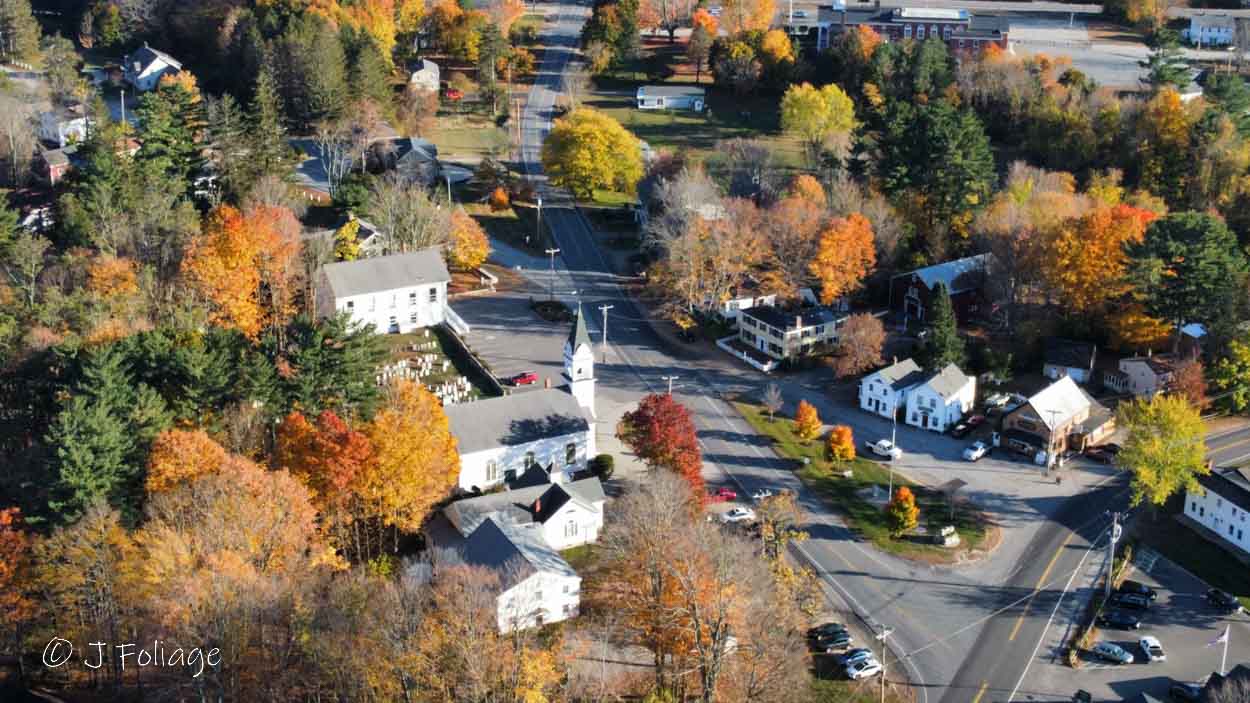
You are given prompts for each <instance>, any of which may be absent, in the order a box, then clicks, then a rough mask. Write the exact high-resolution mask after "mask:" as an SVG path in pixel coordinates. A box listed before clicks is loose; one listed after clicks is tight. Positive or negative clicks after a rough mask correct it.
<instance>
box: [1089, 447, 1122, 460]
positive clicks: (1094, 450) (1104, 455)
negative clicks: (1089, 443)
mask: <svg viewBox="0 0 1250 703" xmlns="http://www.w3.org/2000/svg"><path fill="white" fill-rule="evenodd" d="M1085 457H1086V458H1087V459H1090V460H1092V461H1096V462H1098V463H1099V464H1110V463H1111V462H1113V461H1115V454H1112V453H1111V452H1109V451H1107V450H1105V449H1103V448H1102V447H1090V448H1089V449H1086V450H1085Z"/></svg>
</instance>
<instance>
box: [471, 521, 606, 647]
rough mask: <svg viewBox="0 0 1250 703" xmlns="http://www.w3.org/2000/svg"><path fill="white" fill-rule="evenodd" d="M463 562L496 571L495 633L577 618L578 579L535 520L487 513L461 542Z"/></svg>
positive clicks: (579, 592) (579, 585) (579, 601)
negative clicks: (501, 517) (513, 519)
mask: <svg viewBox="0 0 1250 703" xmlns="http://www.w3.org/2000/svg"><path fill="white" fill-rule="evenodd" d="M463 557H464V560H465V562H466V563H468V564H470V565H474V566H481V567H485V568H487V569H490V570H492V571H494V572H495V573H497V574H498V575H499V585H498V590H499V595H498V596H496V603H497V605H496V608H497V617H498V624H499V631H500V632H505V633H506V632H513V631H515V630H523V629H526V628H530V627H537V626H540V625H545V624H549V623H553V622H561V621H563V620H568V619H570V618H575V617H577V613H578V607H579V605H580V603H581V590H582V588H581V587H582V579H581V577H580V576H578V575H577V572H576V571H574V570H573V567H571V566H569V563H568V562H567V561H565V560H564V558H563V557H561V556H560V553H559V552H557V551H556V550H555V549H552V548H551V547H550V546H549V545H548V544H547V543H546V540H545V539H544V538H543V533H542V529H541V527H540V525H538V524H537V523H531V524H528V525H518V524H512V523H508V522H506V521H499V520H496V518H494V517H490V518H487V519H486V521H485V522H483V523H482V524H481V525H479V526H478V528H477V529H476V530H474V531H473V534H471V535H469V538H468V540H467V541H466V542H465V544H464V549H463Z"/></svg>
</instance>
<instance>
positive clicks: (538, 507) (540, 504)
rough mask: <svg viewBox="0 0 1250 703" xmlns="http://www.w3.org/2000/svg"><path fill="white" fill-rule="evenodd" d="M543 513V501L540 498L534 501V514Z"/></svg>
mask: <svg viewBox="0 0 1250 703" xmlns="http://www.w3.org/2000/svg"><path fill="white" fill-rule="evenodd" d="M542 511H543V499H542V498H541V497H540V498H539V499H538V500H536V501H534V512H536V513H541V512H542Z"/></svg>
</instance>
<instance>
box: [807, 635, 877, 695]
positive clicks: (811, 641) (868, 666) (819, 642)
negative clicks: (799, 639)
mask: <svg viewBox="0 0 1250 703" xmlns="http://www.w3.org/2000/svg"><path fill="white" fill-rule="evenodd" d="M854 643H855V638H854V637H852V636H851V633H850V631H849V630H847V629H846V625H843V624H841V623H836V622H827V623H824V624H822V625H817V626H816V627H813V628H810V629H809V630H808V631H807V644H808V647H809V648H810V649H811V650H812V651H813V652H816V653H819V654H834V653H837V652H841V654H840V655H839V656H838V663H839V664H841V665H842V670H843V672H844V673H845V674H846V677H847V678H848V679H851V680H852V681H858V680H859V679H866V678H868V677H870V676H876V675H877V674H880V673H881V672H882V671H883V668H882V666H881V662H879V661H877V656H876V655H875V654H873V653H872V650H870V649H867V648H865V647H852V646H851V645H852V644H854Z"/></svg>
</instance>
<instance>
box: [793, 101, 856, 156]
mask: <svg viewBox="0 0 1250 703" xmlns="http://www.w3.org/2000/svg"><path fill="white" fill-rule="evenodd" d="M858 124H859V123H858V122H857V121H856V120H855V102H854V101H853V100H851V98H850V96H848V95H847V94H846V93H845V92H844V91H843V90H842V89H841V88H839V87H838V85H837V84H836V83H830V84H828V85H826V86H822V87H820V88H817V87H815V86H813V85H812V84H811V83H801V84H799V85H792V86H790V87H789V88H787V89H786V92H785V95H782V96H781V129H782V130H784V131H785V132H786V133H788V134H793V135H794V136H796V137H798V138H799V139H801V140H802V141H803V144H804V146H805V147H806V149H807V156H808V158H809V159H812V160H815V159H817V158H818V157H819V155H820V152H821V151H822V150H824V149H827V148H830V147H835V146H837V145H838V144H839V143H840V142H841V141H843V140H845V139H846V138H847V137H848V135H850V133H851V132H852V131H853V130H854V129H855V128H856V126H857V125H858Z"/></svg>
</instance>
